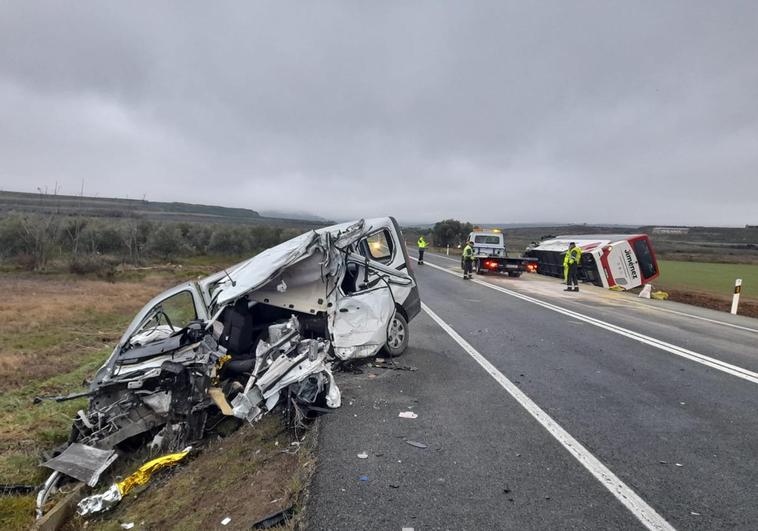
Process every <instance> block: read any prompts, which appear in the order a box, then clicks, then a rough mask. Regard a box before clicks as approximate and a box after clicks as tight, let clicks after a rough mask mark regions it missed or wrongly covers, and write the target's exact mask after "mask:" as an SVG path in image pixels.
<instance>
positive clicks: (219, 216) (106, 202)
mask: <svg viewBox="0 0 758 531" xmlns="http://www.w3.org/2000/svg"><path fill="white" fill-rule="evenodd" d="M11 211H16V212H36V213H43V214H44V213H51V212H55V213H59V214H63V215H84V216H93V217H106V218H127V217H133V218H142V219H151V220H156V221H188V222H201V223H238V224H255V225H260V224H266V225H278V226H291V227H301V226H308V227H310V226H314V225H316V226H318V225H322V224H324V222H322V221H321V220H316V219H309V220H306V219H292V218H278V217H264V216H261V215H260V214H259V213H258V212H256V211H255V210H250V209H248V208H232V207H223V206H214V205H198V204H193V203H179V202H171V203H168V202H161V201H145V200H140V199H120V198H113V197H88V196H81V197H80V196H72V195H53V194H32V193H26V192H8V191H0V215H2V214H5V213H8V212H11Z"/></svg>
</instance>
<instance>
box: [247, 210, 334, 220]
mask: <svg viewBox="0 0 758 531" xmlns="http://www.w3.org/2000/svg"><path fill="white" fill-rule="evenodd" d="M260 215H261V216H265V217H267V218H279V219H302V220H305V221H320V222H323V223H331V221H329V220H328V219H326V218H323V217H321V216H317V215H315V214H311V213H310V212H302V211H295V212H286V211H280V210H261V211H260Z"/></svg>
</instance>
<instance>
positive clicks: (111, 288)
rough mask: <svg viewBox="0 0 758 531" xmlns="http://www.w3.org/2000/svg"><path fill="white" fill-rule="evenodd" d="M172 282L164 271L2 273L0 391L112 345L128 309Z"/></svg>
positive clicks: (58, 370) (63, 369) (126, 319)
mask: <svg viewBox="0 0 758 531" xmlns="http://www.w3.org/2000/svg"><path fill="white" fill-rule="evenodd" d="M175 283H176V279H174V278H172V277H170V276H166V275H162V276H161V275H152V276H146V277H145V278H144V279H143V280H142V281H140V282H114V283H110V282H105V281H102V280H88V279H76V278H72V277H69V276H56V277H51V278H48V277H43V276H31V275H27V276H20V275H3V276H2V277H0V293H3V305H2V307H0V391H8V390H9V389H13V388H18V387H21V386H23V385H26V384H28V383H29V379H30V378H33V379H37V380H42V379H45V378H48V377H50V376H52V375H55V374H60V373H61V372H67V371H69V370H71V369H73V368H75V367H78V366H79V365H81V360H82V358H83V357H85V356H86V355H87V354H90V353H92V352H94V351H101V350H103V348H104V347H105V346H106V345H108V346H111V347H112V346H113V345H114V344H115V342H116V341H117V340H118V338H119V337H120V335H121V333H122V332H123V329H124V328H125V326H126V325H127V324H128V322H129V320H130V319H131V317H132V316H133V314H134V313H136V311H137V310H139V308H141V307H142V306H143V305H144V304H145V303H146V302H147V301H148V300H149V299H150V298H152V297H153V296H155V295H156V294H158V293H160V292H161V291H162V290H163V289H165V288H167V287H169V286H171V285H172V284H175Z"/></svg>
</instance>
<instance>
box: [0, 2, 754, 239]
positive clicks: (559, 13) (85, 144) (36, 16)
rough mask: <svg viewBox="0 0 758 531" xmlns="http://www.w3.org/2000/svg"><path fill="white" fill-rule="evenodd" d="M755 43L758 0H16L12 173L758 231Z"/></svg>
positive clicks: (197, 191) (465, 213) (339, 209)
mask: <svg viewBox="0 0 758 531" xmlns="http://www.w3.org/2000/svg"><path fill="white" fill-rule="evenodd" d="M757 49H758V4H755V3H754V2H736V1H735V2H728V3H719V4H716V3H712V2H665V3H662V2H638V3H629V2H599V1H598V2H574V3H567V2H540V3H523V2H512V3H510V2H508V3H506V2H499V1H498V2H476V3H462V2H449V3H448V2H400V1H397V2H381V3H368V2H319V3H291V4H290V3H283V2H259V3H249V2H239V3H225V4H223V5H220V6H219V5H213V6H211V5H210V4H207V3H201V2H175V3H161V4H160V5H155V3H149V2H129V3H125V2H122V3H111V4H84V3H64V2H48V3H38V2H35V3H28V2H19V3H15V4H11V3H4V4H3V5H2V6H0V120H1V121H2V123H3V128H2V129H1V130H0V187H2V188H11V189H22V190H34V189H35V188H36V186H40V185H52V183H53V182H55V181H57V182H59V183H62V184H63V187H64V188H63V189H64V192H69V193H73V192H77V191H78V189H79V185H80V182H81V180H82V179H84V181H85V182H86V190H88V191H89V192H90V193H97V194H99V195H102V196H106V195H116V196H125V195H129V196H130V197H141V196H142V195H143V194H145V195H146V196H147V197H148V198H150V199H156V200H172V199H174V200H185V201H194V202H206V203H214V204H225V205H230V206H231V205H233V206H247V207H252V208H258V209H276V210H282V209H291V210H308V211H312V212H314V213H317V214H320V215H323V216H326V217H332V218H348V217H353V216H360V215H381V214H394V215H396V216H398V217H399V218H401V219H405V220H409V221H434V220H436V219H440V218H442V217H458V218H464V219H470V220H480V221H486V220H492V221H494V220H497V221H513V222H526V221H543V220H550V221H587V222H618V223H690V224H744V223H755V222H756V220H755V219H754V218H755V212H756V210H758V209H757V208H756V207H758V184H756V183H757V182H758V179H755V175H756V168H758V149H757V148H758V106H756V105H755V96H756V94H758V66H756V65H757V64H758V62H756V61H755V50H757ZM617 199H628V200H629V202H625V204H624V205H623V206H622V205H619V202H618V201H617ZM483 218H484V219H483Z"/></svg>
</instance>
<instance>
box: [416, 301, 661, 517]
mask: <svg viewBox="0 0 758 531" xmlns="http://www.w3.org/2000/svg"><path fill="white" fill-rule="evenodd" d="M421 307H422V308H423V310H424V311H425V312H426V313H427V314H428V315H429V317H431V318H432V319H433V320H434V321H435V322H436V323H437V324H438V325H440V327H442V329H443V330H444V331H445V332H447V334H448V335H449V336H450V337H451V338H453V340H454V341H455V342H456V343H458V344H459V345H460V346H461V348H463V350H465V351H466V353H467V354H468V355H469V356H471V357H472V358H474V360H475V361H476V362H477V363H478V364H479V365H480V366H481V367H482V368H483V369H484V370H485V371H487V373H488V374H489V375H490V376H492V377H493V378H494V379H495V381H496V382H497V383H499V384H500V385H501V386H502V387H503V389H505V390H506V391H507V392H508V394H510V395H511V396H512V397H513V398H514V399H515V400H516V401H517V402H518V403H519V404H520V405H521V406H522V407H523V408H524V409H526V410H527V412H528V413H529V414H530V415H531V416H532V417H534V419H535V420H537V422H539V423H540V424H541V425H542V427H543V428H545V429H546V430H547V431H548V433H550V435H552V436H553V437H555V439H556V440H557V441H558V442H559V443H561V445H563V447H564V448H566V450H568V452H569V453H570V454H571V455H573V456H574V458H576V460H577V461H579V462H580V463H581V464H582V466H584V468H586V469H587V470H588V471H589V472H590V473H591V474H592V475H593V476H594V477H595V478H596V479H597V480H598V481H599V482H600V483H601V484H602V485H603V486H604V487H605V488H606V489H608V490H609V491H610V492H611V494H613V495H614V496H615V497H616V499H618V500H619V501H620V502H621V503H622V504H623V505H624V506H625V507H626V508H627V509H629V511H630V512H631V513H632V514H633V515H634V516H635V517H636V518H637V519H638V520H639V521H640V522H642V524H643V525H644V526H645V527H647V528H648V529H666V530H673V529H674V528H673V527H672V526H671V525H670V524H669V523H668V522H667V521H666V520H665V519H664V518H663V517H662V516H661V515H660V514H658V513H657V512H656V510H655V509H653V508H652V507H651V506H650V505H648V504H647V502H645V500H643V499H642V498H640V496H639V495H637V493H636V492H634V491H633V490H632V489H631V488H629V487H628V486H627V485H626V484H625V483H624V482H623V481H621V480H620V479H619V478H618V476H616V474H614V473H613V472H611V470H610V469H609V468H608V467H607V466H605V465H604V464H603V463H602V462H601V461H600V460H599V459H598V458H597V457H595V456H594V455H592V454H591V453H590V452H589V450H587V449H586V448H585V447H584V446H582V444H581V443H580V442H579V441H577V440H576V439H574V437H572V436H571V434H570V433H568V432H567V431H566V430H564V429H563V428H562V427H561V426H560V425H559V424H558V423H557V422H556V421H555V420H553V418H552V417H550V416H549V415H548V414H547V413H545V412H544V411H543V410H542V408H540V407H539V406H538V405H537V404H535V403H534V401H533V400H532V399H531V398H529V397H528V396H526V395H525V394H524V393H523V391H521V389H519V388H518V387H517V386H516V385H515V384H514V383H513V382H511V381H510V380H509V379H508V378H507V377H506V376H505V375H504V374H503V373H502V372H500V371H499V370H498V369H497V368H496V367H495V366H494V365H492V364H491V363H490V362H489V361H487V359H486V358H485V357H484V356H482V355H481V354H480V353H479V352H478V351H477V350H476V349H475V348H474V347H472V346H471V345H470V344H469V343H468V342H467V341H466V340H465V339H463V338H462V337H461V336H460V335H459V334H458V333H457V332H456V331H455V330H453V328H452V327H450V325H448V324H447V323H446V322H445V321H443V320H442V319H441V318H440V317H439V316H438V315H437V314H436V313H434V312H433V311H432V310H431V308H429V306H427V305H426V304H424V303H423V302H422V303H421Z"/></svg>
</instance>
